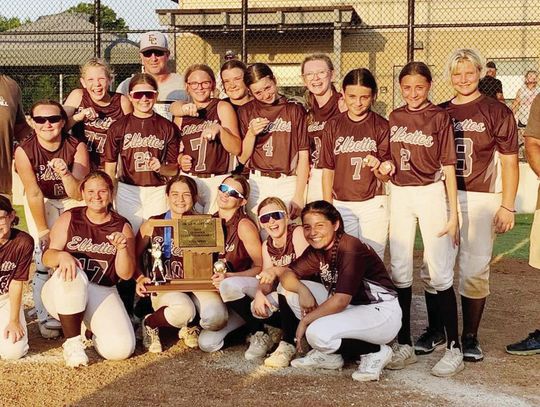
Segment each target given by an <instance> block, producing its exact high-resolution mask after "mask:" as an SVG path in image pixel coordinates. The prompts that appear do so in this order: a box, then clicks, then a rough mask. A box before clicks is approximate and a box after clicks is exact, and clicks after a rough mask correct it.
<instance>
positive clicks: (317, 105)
mask: <svg viewBox="0 0 540 407" xmlns="http://www.w3.org/2000/svg"><path fill="white" fill-rule="evenodd" d="M301 70H302V78H303V79H304V85H305V86H306V92H305V95H304V99H305V101H306V108H307V111H308V114H307V132H308V136H309V151H310V164H311V169H310V172H309V182H308V187H307V189H308V190H307V202H312V201H317V200H319V199H323V192H322V168H321V167H320V166H319V157H320V153H321V140H322V134H323V131H324V128H325V126H326V123H327V121H328V120H329V119H331V118H332V117H334V116H336V115H338V114H339V113H340V111H344V110H345V109H346V106H344V104H343V99H342V97H341V93H339V92H338V91H337V90H336V88H335V87H334V85H333V84H332V82H333V81H334V79H335V72H334V64H333V63H332V60H331V59H330V57H329V56H328V55H326V54H313V55H310V56H308V57H306V58H305V59H304V61H303V62H302V67H301Z"/></svg>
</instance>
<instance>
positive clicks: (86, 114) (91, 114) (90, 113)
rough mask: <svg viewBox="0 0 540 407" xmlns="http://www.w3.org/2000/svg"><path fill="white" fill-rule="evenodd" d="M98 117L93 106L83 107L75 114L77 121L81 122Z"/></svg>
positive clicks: (74, 117)
mask: <svg viewBox="0 0 540 407" xmlns="http://www.w3.org/2000/svg"><path fill="white" fill-rule="evenodd" d="M98 117H99V116H98V114H97V113H96V111H95V110H94V108H93V107H87V108H85V109H82V110H81V111H80V112H79V113H76V114H74V115H73V119H74V120H75V121H76V122H81V121H85V122H88V121H92V120H96V119H97V118H98Z"/></svg>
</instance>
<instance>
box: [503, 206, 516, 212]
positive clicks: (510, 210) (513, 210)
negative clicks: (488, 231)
mask: <svg viewBox="0 0 540 407" xmlns="http://www.w3.org/2000/svg"><path fill="white" fill-rule="evenodd" d="M501 208H503V209H506V210H507V211H508V212H511V213H516V212H517V211H516V210H515V209H508V208H507V207H506V206H504V205H501Z"/></svg>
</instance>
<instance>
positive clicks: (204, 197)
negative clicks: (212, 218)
mask: <svg viewBox="0 0 540 407" xmlns="http://www.w3.org/2000/svg"><path fill="white" fill-rule="evenodd" d="M182 174H184V175H186V176H188V177H190V178H193V179H194V180H195V182H196V183H197V195H198V200H197V208H196V209H197V211H198V212H199V213H209V214H214V213H216V212H217V211H218V209H219V208H218V206H217V202H216V199H217V194H218V187H219V185H220V184H221V183H222V182H223V180H224V179H225V178H227V177H228V176H229V175H230V174H224V175H214V176H212V177H209V178H199V177H197V176H196V175H191V174H188V173H184V172H183V173H182Z"/></svg>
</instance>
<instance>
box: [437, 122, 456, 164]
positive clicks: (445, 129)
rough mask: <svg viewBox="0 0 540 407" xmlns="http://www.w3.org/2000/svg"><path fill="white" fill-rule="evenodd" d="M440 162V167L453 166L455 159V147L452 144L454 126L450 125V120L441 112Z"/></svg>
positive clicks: (453, 143)
mask: <svg viewBox="0 0 540 407" xmlns="http://www.w3.org/2000/svg"><path fill="white" fill-rule="evenodd" d="M439 138H440V149H441V155H440V161H441V164H442V165H455V164H456V162H457V158H456V145H455V142H454V126H453V125H452V119H450V115H449V114H448V113H447V112H442V114H441V119H440V130H439Z"/></svg>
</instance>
